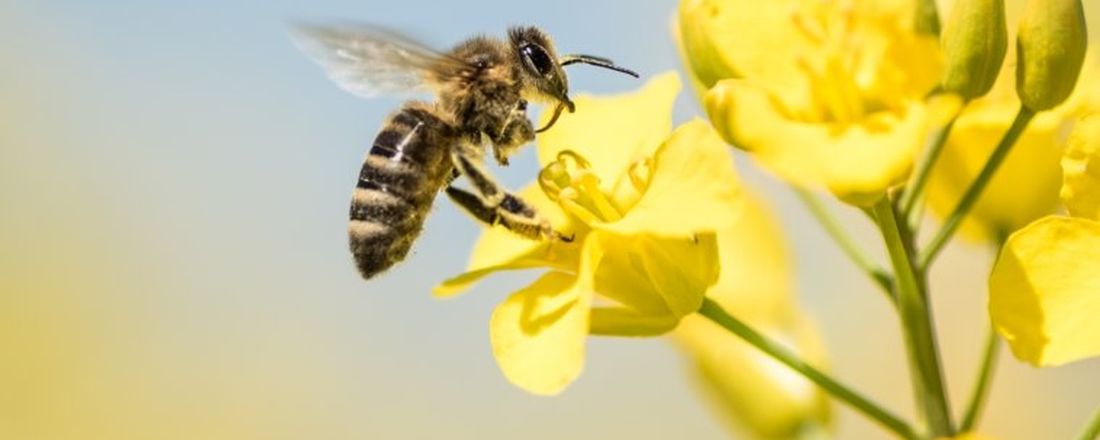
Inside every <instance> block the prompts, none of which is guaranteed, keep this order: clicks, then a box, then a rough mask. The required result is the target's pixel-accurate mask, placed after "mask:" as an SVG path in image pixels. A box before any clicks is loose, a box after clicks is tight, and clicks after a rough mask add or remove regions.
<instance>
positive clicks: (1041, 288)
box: [989, 115, 1100, 366]
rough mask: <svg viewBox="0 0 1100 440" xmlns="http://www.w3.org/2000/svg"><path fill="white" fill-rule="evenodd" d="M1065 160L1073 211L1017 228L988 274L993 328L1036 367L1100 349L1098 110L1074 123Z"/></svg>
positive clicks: (1067, 198)
mask: <svg viewBox="0 0 1100 440" xmlns="http://www.w3.org/2000/svg"><path fill="white" fill-rule="evenodd" d="M1062 166H1063V168H1064V173H1065V183H1064V185H1063V188H1062V195H1063V197H1064V202H1065V205H1066V207H1067V209H1068V210H1069V212H1070V214H1071V215H1072V216H1070V217H1060V216H1048V217H1044V218H1042V219H1040V220H1038V221H1035V222H1033V223H1031V224H1030V225H1028V226H1027V227H1024V228H1023V229H1020V230H1019V231H1017V232H1016V233H1014V234H1012V236H1011V237H1009V239H1008V242H1007V243H1005V246H1004V248H1003V249H1002V250H1001V255H1000V257H999V258H998V259H997V263H996V264H995V265H994V267H993V273H992V274H991V275H990V278H989V314H990V318H991V319H992V321H993V325H994V327H995V328H996V329H997V331H998V332H999V333H1000V334H1001V336H1003V337H1004V338H1005V341H1007V342H1008V345H1009V346H1010V347H1011V348H1012V353H1013V354H1015V355H1016V357H1017V358H1019V359H1021V360H1024V361H1027V362H1029V363H1031V364H1033V365H1036V366H1055V365H1061V364H1064V363H1067V362H1072V361H1075V360H1079V359H1083V358H1087V357H1092V356H1097V355H1100V337H1097V335H1100V320H1097V319H1096V317H1097V316H1100V211H1098V210H1097V205H1098V203H1097V201H1098V199H1100V196H1098V195H1100V171H1098V170H1100V115H1093V116H1090V117H1088V118H1086V119H1084V120H1082V121H1081V122H1080V123H1079V124H1078V125H1077V127H1076V128H1075V129H1074V132H1073V134H1072V135H1071V137H1070V142H1069V146H1068V148H1067V151H1066V155H1065V158H1064V159H1063V161H1062Z"/></svg>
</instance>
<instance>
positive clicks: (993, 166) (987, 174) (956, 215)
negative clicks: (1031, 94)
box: [917, 106, 1035, 269]
mask: <svg viewBox="0 0 1100 440" xmlns="http://www.w3.org/2000/svg"><path fill="white" fill-rule="evenodd" d="M1034 116H1035V111H1034V110H1031V109H1029V108H1027V107H1023V106H1021V107H1020V111H1019V112H1017V113H1016V119H1014V120H1013V121H1012V126H1011V127H1009V128H1008V131H1007V132H1005V134H1004V136H1003V137H1001V142H1000V143H998V144H997V148H996V149H994V150H993V154H992V155H991V156H989V160H988V161H987V162H986V163H985V166H984V167H983V168H982V171H981V172H980V173H978V177H977V178H975V179H974V183H972V184H971V185H970V188H967V190H966V193H964V194H963V196H962V199H960V200H959V204H958V205H956V206H955V210H954V211H951V215H949V216H948V217H947V221H945V222H944V224H943V226H942V227H941V228H940V230H939V231H938V232H936V235H935V236H934V237H932V241H931V242H929V244H928V246H927V247H926V248H925V249H924V250H923V251H922V252H921V254H920V258H919V259H918V260H917V261H918V262H919V266H918V267H920V268H921V269H926V268H928V266H929V265H930V264H931V263H932V260H934V259H935V258H936V255H937V254H939V252H940V251H941V250H942V249H943V246H944V245H945V244H947V241H948V240H950V239H951V236H952V235H954V234H955V230H957V229H958V228H959V225H960V224H962V220H963V218H965V217H966V214H967V213H969V212H970V208H973V207H974V204H975V203H977V201H978V197H980V196H981V195H982V191H984V190H985V187H986V186H987V185H989V181H990V180H991V179H992V178H993V175H994V174H995V173H996V172H997V168H1000V166H1001V163H1002V162H1004V160H1005V157H1007V156H1008V152H1009V151H1011V150H1012V146H1013V145H1015V144H1016V140H1017V139H1019V138H1020V135H1021V134H1023V132H1024V129H1025V128H1027V124H1028V123H1029V122H1031V118H1032V117H1034Z"/></svg>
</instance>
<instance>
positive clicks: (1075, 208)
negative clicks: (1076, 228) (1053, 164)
mask: <svg viewBox="0 0 1100 440" xmlns="http://www.w3.org/2000/svg"><path fill="white" fill-rule="evenodd" d="M1062 171H1063V172H1064V173H1065V175H1064V177H1063V181H1062V201H1063V202H1064V203H1065V205H1066V209H1068V210H1069V213H1070V214H1072V215H1074V216H1076V217H1083V218H1088V219H1093V220H1100V114H1093V115H1090V116H1086V117H1085V118H1084V119H1082V120H1081V121H1080V122H1078V123H1077V125H1076V126H1075V127H1074V129H1073V134H1072V135H1070V139H1069V145H1068V147H1067V148H1066V151H1065V155H1064V156H1063V157H1062Z"/></svg>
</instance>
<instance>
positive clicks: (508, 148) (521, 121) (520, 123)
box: [490, 100, 535, 165]
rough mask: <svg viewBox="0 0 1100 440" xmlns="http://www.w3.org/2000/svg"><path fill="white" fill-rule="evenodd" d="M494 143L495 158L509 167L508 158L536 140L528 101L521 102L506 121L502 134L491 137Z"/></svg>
mask: <svg viewBox="0 0 1100 440" xmlns="http://www.w3.org/2000/svg"><path fill="white" fill-rule="evenodd" d="M490 140H491V141H492V142H493V158H494V159H496V161H497V163H499V164H501V165H508V156H510V155H511V154H512V153H513V152H514V151H515V150H516V149H517V148H519V147H521V146H523V145H524V144H526V143H528V142H531V141H533V140H535V126H534V125H533V124H531V120H530V119H528V118H527V101H524V100H520V101H519V102H518V103H517V104H516V107H515V108H514V109H513V110H512V112H511V113H510V114H509V115H508V118H507V119H505V121H504V123H503V124H502V126H501V129H500V132H499V133H495V134H494V136H491V137H490Z"/></svg>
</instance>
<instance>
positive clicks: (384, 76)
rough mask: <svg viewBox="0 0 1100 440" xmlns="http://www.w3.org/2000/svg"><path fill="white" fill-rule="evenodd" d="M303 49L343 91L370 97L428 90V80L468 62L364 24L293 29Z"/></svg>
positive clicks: (300, 25)
mask: <svg viewBox="0 0 1100 440" xmlns="http://www.w3.org/2000/svg"><path fill="white" fill-rule="evenodd" d="M292 35H293V37H294V40H295V43H296V44H297V46H298V48H299V49H301V50H302V51H303V52H305V53H306V54H307V55H309V56H310V57H312V58H313V59H314V60H315V61H317V63H318V64H320V65H321V67H323V68H324V69H325V72H326V73H328V76H329V77H330V78H332V80H333V81H335V82H336V84H338V85H339V86H340V87H342V88H343V89H344V90H347V91H349V92H351V93H354V94H356V95H358V96H362V97H365V98H370V97H375V96H378V95H382V94H399V93H407V92H412V91H417V90H423V89H424V88H426V86H427V75H428V74H429V73H430V72H432V71H436V70H439V69H443V68H445V67H447V66H448V65H453V64H457V65H461V64H463V62H462V61H459V60H457V59H454V58H451V57H448V56H446V55H444V54H441V53H439V52H436V51H434V50H432V49H429V48H428V47H426V46H424V45H422V44H420V43H417V42H416V41H413V40H412V39H409V38H406V37H404V36H401V35H400V34H397V33H395V32H393V31H389V30H386V29H383V28H379V27H375V26H370V25H362V24H344V25H332V26H322V25H311V24H304V25H303V24H299V25H295V26H294V27H293V31H292Z"/></svg>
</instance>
